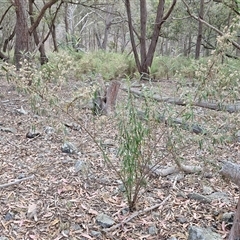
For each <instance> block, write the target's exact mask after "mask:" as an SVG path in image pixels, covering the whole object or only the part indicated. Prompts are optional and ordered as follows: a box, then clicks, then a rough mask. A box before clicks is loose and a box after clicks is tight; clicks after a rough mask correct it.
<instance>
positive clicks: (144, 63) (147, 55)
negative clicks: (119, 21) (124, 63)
mask: <svg viewBox="0 0 240 240" xmlns="http://www.w3.org/2000/svg"><path fill="white" fill-rule="evenodd" d="M176 2H177V0H173V1H172V5H171V7H170V8H169V10H168V11H167V13H166V15H165V16H164V6H165V0H159V3H158V7H157V14H156V19H155V23H154V28H153V34H152V37H151V42H150V45H149V48H148V50H147V49H146V38H147V36H146V22H147V5H146V1H145V0H141V1H140V24H141V26H140V28H141V35H140V37H139V39H140V57H141V62H140V60H139V59H140V57H139V55H138V51H137V45H136V41H135V38H134V28H133V24H132V14H131V6H130V1H129V0H125V6H126V11H127V18H128V27H129V33H130V39H131V44H132V50H133V54H134V58H135V62H136V65H137V69H138V72H139V73H140V74H141V75H142V77H143V79H144V77H145V75H147V76H148V75H149V68H150V67H151V65H152V61H153V57H154V53H155V50H156V46H157V42H158V39H159V35H160V30H161V27H162V25H163V23H164V22H165V21H166V20H167V19H168V17H169V16H170V14H171V13H172V11H173V9H174V7H175V5H176ZM135 33H136V32H135Z"/></svg>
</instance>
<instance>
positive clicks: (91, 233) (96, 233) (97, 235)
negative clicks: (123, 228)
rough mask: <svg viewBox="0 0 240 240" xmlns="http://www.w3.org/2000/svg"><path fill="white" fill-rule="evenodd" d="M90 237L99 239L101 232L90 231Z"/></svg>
mask: <svg viewBox="0 0 240 240" xmlns="http://www.w3.org/2000/svg"><path fill="white" fill-rule="evenodd" d="M90 235H91V236H92V237H101V235H102V234H101V232H98V231H94V230H92V231H91V232H90Z"/></svg>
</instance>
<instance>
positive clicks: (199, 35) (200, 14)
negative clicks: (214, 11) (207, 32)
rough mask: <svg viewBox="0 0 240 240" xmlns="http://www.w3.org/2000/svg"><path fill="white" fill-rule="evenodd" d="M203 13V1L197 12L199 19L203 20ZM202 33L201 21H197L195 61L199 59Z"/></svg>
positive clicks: (202, 0)
mask: <svg viewBox="0 0 240 240" xmlns="http://www.w3.org/2000/svg"><path fill="white" fill-rule="evenodd" d="M203 11H204V0H201V1H200V10H199V19H203ZM202 33H203V23H202V22H201V21H199V22H198V36H197V43H196V51H195V59H199V57H200V51H201V43H202Z"/></svg>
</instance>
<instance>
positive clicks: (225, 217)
mask: <svg viewBox="0 0 240 240" xmlns="http://www.w3.org/2000/svg"><path fill="white" fill-rule="evenodd" d="M233 217H234V213H233V212H225V213H224V214H223V215H222V217H221V220H222V221H224V222H232V221H233Z"/></svg>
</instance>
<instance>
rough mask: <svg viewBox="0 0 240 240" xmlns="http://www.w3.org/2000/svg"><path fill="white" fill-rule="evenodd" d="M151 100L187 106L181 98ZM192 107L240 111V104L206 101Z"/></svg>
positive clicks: (156, 96)
mask: <svg viewBox="0 0 240 240" xmlns="http://www.w3.org/2000/svg"><path fill="white" fill-rule="evenodd" d="M121 89H122V90H124V91H128V90H127V89H126V88H121ZM130 92H131V93H133V94H135V95H137V96H140V97H143V98H144V97H145V96H144V94H143V93H142V92H141V91H139V90H136V89H133V88H131V89H130ZM151 98H152V99H154V100H156V101H157V102H166V103H170V104H176V105H181V106H186V102H185V101H184V100H182V99H180V98H170V97H161V96H160V95H158V94H153V96H151ZM192 105H193V106H196V107H202V108H209V109H212V110H216V111H222V110H226V111H227V112H229V113H234V112H239V111H240V103H238V104H237V103H236V104H229V105H225V104H219V103H209V102H205V101H199V102H193V103H192Z"/></svg>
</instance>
